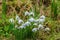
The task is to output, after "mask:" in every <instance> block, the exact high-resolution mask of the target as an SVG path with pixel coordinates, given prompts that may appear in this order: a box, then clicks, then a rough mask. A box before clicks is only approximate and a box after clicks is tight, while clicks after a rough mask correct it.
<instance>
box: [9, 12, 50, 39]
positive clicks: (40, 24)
mask: <svg viewBox="0 0 60 40" xmlns="http://www.w3.org/2000/svg"><path fill="white" fill-rule="evenodd" d="M31 15H32V16H31ZM34 15H35V14H34V12H28V11H26V12H25V13H24V16H29V18H28V19H27V21H24V20H22V19H21V18H20V17H19V16H18V15H16V16H15V19H14V18H10V19H9V22H10V23H12V24H14V28H15V30H14V35H15V37H16V40H20V39H21V40H25V39H26V38H31V37H32V38H34V37H35V35H36V34H35V33H38V32H39V31H41V30H43V31H46V32H49V31H50V30H51V29H50V28H49V27H44V22H45V19H46V17H45V16H44V15H41V16H40V17H39V18H37V19H35V18H34ZM33 40H34V39H33Z"/></svg>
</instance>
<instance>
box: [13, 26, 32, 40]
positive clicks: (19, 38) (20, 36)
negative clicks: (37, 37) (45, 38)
mask: <svg viewBox="0 0 60 40" xmlns="http://www.w3.org/2000/svg"><path fill="white" fill-rule="evenodd" d="M13 34H14V35H15V39H16V40H26V38H31V37H32V31H31V28H30V27H26V29H24V28H23V29H15V30H13Z"/></svg>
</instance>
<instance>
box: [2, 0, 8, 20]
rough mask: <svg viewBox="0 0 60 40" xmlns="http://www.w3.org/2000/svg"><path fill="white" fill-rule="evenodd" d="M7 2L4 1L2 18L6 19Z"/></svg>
mask: <svg viewBox="0 0 60 40" xmlns="http://www.w3.org/2000/svg"><path fill="white" fill-rule="evenodd" d="M6 9H7V8H6V0H2V18H3V19H5V17H6Z"/></svg>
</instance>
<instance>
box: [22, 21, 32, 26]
mask: <svg viewBox="0 0 60 40" xmlns="http://www.w3.org/2000/svg"><path fill="white" fill-rule="evenodd" d="M29 25H31V23H30V22H26V23H24V24H23V26H29Z"/></svg>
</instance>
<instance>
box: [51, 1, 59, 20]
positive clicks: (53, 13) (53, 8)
mask: <svg viewBox="0 0 60 40" xmlns="http://www.w3.org/2000/svg"><path fill="white" fill-rule="evenodd" d="M57 15H58V13H57V3H56V2H55V0H53V1H52V4H51V17H52V16H53V18H55V19H57Z"/></svg>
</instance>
